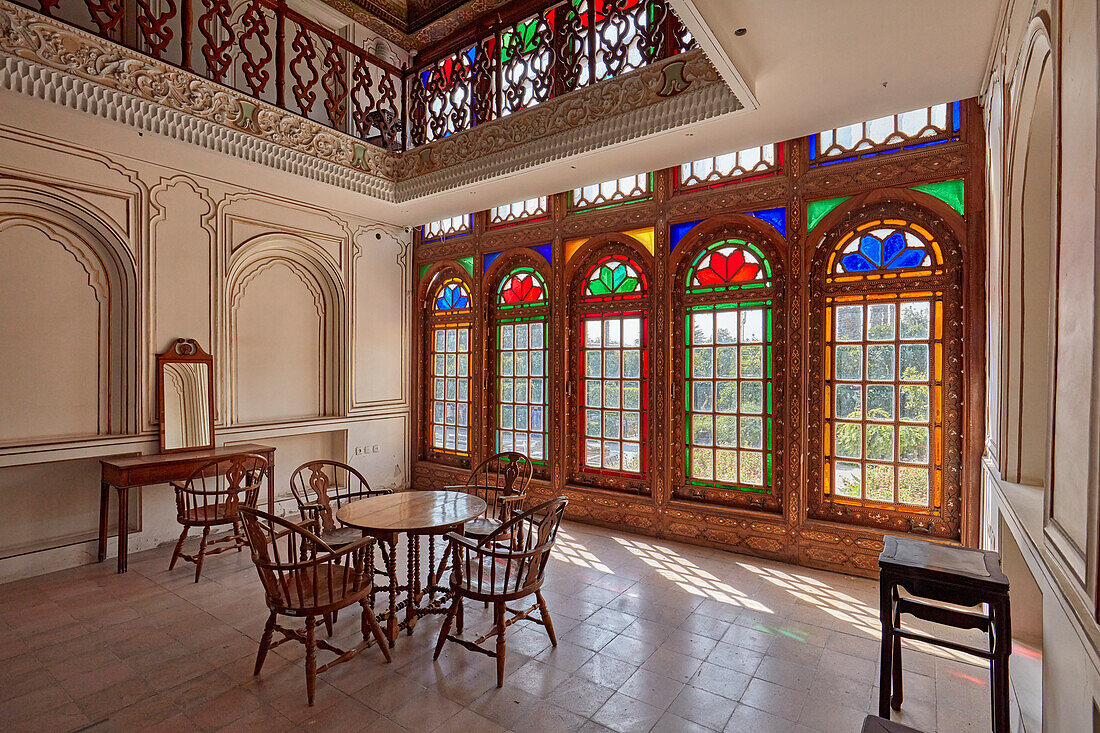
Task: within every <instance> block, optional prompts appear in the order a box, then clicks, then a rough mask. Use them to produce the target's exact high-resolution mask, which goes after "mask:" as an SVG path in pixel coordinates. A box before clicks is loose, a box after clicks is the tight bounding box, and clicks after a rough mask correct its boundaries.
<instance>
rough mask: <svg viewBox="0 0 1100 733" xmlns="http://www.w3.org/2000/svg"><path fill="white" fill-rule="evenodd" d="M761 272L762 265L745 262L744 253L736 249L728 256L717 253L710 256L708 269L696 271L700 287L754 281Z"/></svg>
mask: <svg viewBox="0 0 1100 733" xmlns="http://www.w3.org/2000/svg"><path fill="white" fill-rule="evenodd" d="M759 272H760V265H758V264H756V263H753V262H745V255H744V253H743V252H742V251H741V250H739V249H735V250H733V251H731V252H730V253H729V254H728V255H726V254H723V253H722V252H715V253H714V254H712V255H711V256H710V261H709V262H708V263H707V266H706V267H701V268H699V269H698V270H696V271H695V279H696V280H697V281H698V283H699V285H724V284H726V283H740V282H749V281H750V280H754V279H755V278H756V276H757V274H758V273H759Z"/></svg>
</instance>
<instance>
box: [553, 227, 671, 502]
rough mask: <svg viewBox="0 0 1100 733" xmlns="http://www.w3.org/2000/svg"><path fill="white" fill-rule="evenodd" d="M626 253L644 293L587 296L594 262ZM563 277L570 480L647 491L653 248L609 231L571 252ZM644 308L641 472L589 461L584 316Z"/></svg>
mask: <svg viewBox="0 0 1100 733" xmlns="http://www.w3.org/2000/svg"><path fill="white" fill-rule="evenodd" d="M608 257H622V258H625V259H627V260H629V261H630V262H631V264H632V265H635V266H636V267H637V268H638V272H639V274H640V275H641V276H642V277H643V278H644V285H643V294H642V295H641V296H640V297H636V298H630V299H625V300H617V299H609V300H606V301H603V302H585V300H584V291H585V285H586V282H587V278H588V276H589V275H590V273H591V272H592V271H593V270H594V268H595V267H596V266H597V265H598V264H599V263H600V262H601V261H602V260H603V259H605V258H608ZM565 282H568V283H569V284H570V288H569V299H568V301H567V308H568V310H567V314H566V315H567V318H566V322H567V326H566V352H565V353H566V364H567V367H566V369H567V376H566V379H565V387H566V396H567V409H568V414H567V417H566V422H565V425H566V429H565V434H566V435H570V434H571V431H572V435H573V437H572V439H571V440H568V441H567V445H566V452H565V454H566V458H565V467H566V482H567V483H571V484H576V485H584V486H594V487H597V488H602V489H608V490H612V491H619V492H626V493H633V494H643V495H648V494H649V493H650V491H651V475H652V466H653V465H654V464H653V440H652V439H651V437H652V433H653V430H654V429H658V430H659V426H655V425H653V421H652V419H650V418H648V417H647V416H646V411H647V410H648V409H649V405H651V404H652V402H653V386H654V384H655V383H656V382H658V381H659V380H658V379H657V378H656V375H654V374H653V373H652V364H653V355H652V349H653V348H655V346H656V344H655V343H654V340H653V333H652V318H653V315H654V300H653V299H654V295H653V257H652V253H651V252H650V251H649V250H648V249H646V248H645V246H644V245H642V244H641V243H640V242H638V241H637V240H635V239H634V238H633V237H630V236H629V235H626V234H619V233H615V234H606V235H602V236H599V237H594V238H593V239H591V240H589V241H588V242H586V243H585V244H584V245H582V247H581V248H580V249H579V250H577V251H576V252H575V253H574V254H573V257H572V258H570V260H569V262H568V264H567V266H566V279H565ZM618 314H624V315H627V316H630V315H634V314H640V315H641V317H642V324H641V347H640V350H641V359H642V372H641V374H642V377H641V379H640V381H641V385H640V398H641V413H642V423H641V433H640V440H639V442H640V460H641V466H642V471H641V473H639V474H633V473H628V472H615V471H610V470H606V469H601V470H596V469H592V468H590V467H587V466H585V432H586V431H585V394H584V384H585V364H584V359H585V344H584V339H585V335H584V325H583V324H584V321H585V319H587V318H591V317H599V316H605V317H615V316H616V315H618Z"/></svg>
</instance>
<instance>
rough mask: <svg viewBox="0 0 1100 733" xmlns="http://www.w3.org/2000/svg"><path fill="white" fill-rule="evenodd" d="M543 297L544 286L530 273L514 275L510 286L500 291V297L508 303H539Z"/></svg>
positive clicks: (509, 282) (509, 283)
mask: <svg viewBox="0 0 1100 733" xmlns="http://www.w3.org/2000/svg"><path fill="white" fill-rule="evenodd" d="M540 298H542V288H541V287H540V286H539V284H538V283H537V282H535V278H533V277H531V276H530V275H514V276H513V277H512V279H511V280H509V281H508V286H507V287H505V288H504V290H502V291H501V293H500V299H501V300H502V301H504V303H505V304H506V305H515V304H517V303H537V302H538V301H539V299H540Z"/></svg>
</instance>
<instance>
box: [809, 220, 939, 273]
mask: <svg viewBox="0 0 1100 733" xmlns="http://www.w3.org/2000/svg"><path fill="white" fill-rule="evenodd" d="M828 271H829V274H830V276H831V278H830V280H831V279H832V278H835V279H836V280H838V281H841V282H851V281H853V280H859V279H881V278H894V277H915V276H921V275H939V274H942V273H943V254H942V252H941V251H940V247H939V245H938V244H937V243H936V242H935V240H934V239H933V237H932V235H931V234H929V232H928V231H927V230H926V229H925V228H924V227H921V226H919V225H917V224H912V223H909V222H906V221H904V220H900V219H878V220H875V221H871V222H867V223H865V224H861V225H860V226H859V227H857V228H856V229H853V230H852V231H850V232H848V233H847V235H845V236H844V237H843V238H842V239H841V241H840V243H839V244H838V245H837V247H836V249H835V250H834V251H833V253H832V255H831V256H830V257H829V262H828Z"/></svg>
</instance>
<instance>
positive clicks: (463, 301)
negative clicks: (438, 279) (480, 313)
mask: <svg viewBox="0 0 1100 733" xmlns="http://www.w3.org/2000/svg"><path fill="white" fill-rule="evenodd" d="M469 307H470V293H469V292H468V291H467V290H466V286H465V285H463V284H462V281H461V280H458V279H451V280H448V281H447V282H445V283H443V284H442V285H441V286H439V290H437V291H436V296H435V309H436V310H437V311H447V310H461V309H463V308H469Z"/></svg>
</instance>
